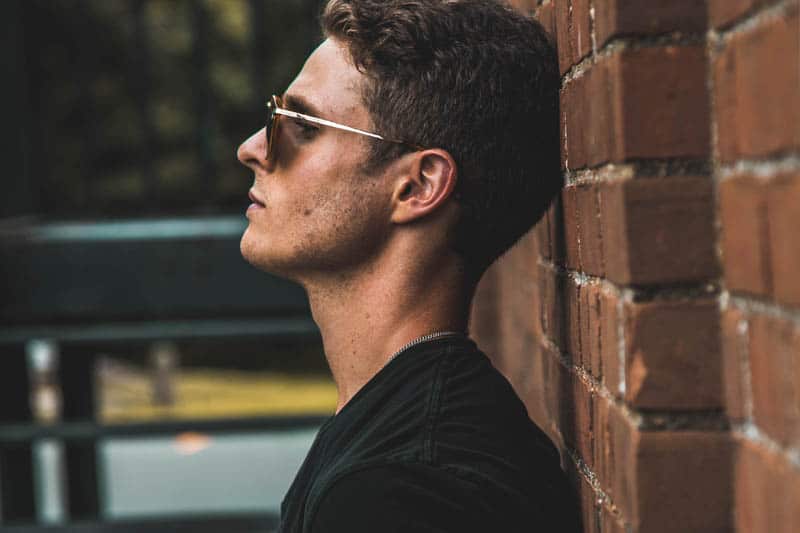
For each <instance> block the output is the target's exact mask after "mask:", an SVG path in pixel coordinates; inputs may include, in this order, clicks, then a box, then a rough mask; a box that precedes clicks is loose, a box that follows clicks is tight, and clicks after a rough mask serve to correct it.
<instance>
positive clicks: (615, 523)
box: [600, 507, 626, 533]
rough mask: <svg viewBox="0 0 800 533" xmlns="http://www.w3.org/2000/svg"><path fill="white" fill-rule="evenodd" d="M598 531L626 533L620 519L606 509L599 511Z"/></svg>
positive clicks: (603, 532)
mask: <svg viewBox="0 0 800 533" xmlns="http://www.w3.org/2000/svg"><path fill="white" fill-rule="evenodd" d="M600 531H602V533H626V529H625V524H624V523H623V522H622V520H621V518H620V517H619V516H618V515H615V514H614V513H612V512H611V511H610V510H608V508H606V507H602V508H601V509H600Z"/></svg>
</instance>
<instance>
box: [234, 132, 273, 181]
mask: <svg viewBox="0 0 800 533" xmlns="http://www.w3.org/2000/svg"><path fill="white" fill-rule="evenodd" d="M266 156H267V136H266V128H261V129H260V130H259V131H257V132H255V133H254V134H253V135H251V136H250V137H249V138H248V139H247V140H246V141H244V142H243V143H242V144H241V145H239V149H238V150H236V158H237V159H238V160H239V161H240V162H241V163H242V164H243V165H244V166H246V167H248V168H250V169H251V170H254V171H255V170H258V169H263V168H265V167H266V166H267V161H266V159H265V158H266Z"/></svg>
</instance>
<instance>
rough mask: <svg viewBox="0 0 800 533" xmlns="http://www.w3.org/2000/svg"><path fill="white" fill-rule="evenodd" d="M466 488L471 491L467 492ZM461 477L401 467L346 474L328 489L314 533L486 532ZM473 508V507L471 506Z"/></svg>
mask: <svg viewBox="0 0 800 533" xmlns="http://www.w3.org/2000/svg"><path fill="white" fill-rule="evenodd" d="M465 491H466V492H465ZM469 492H470V491H469V489H468V488H465V487H464V486H463V484H462V483H460V482H459V480H457V479H453V478H448V477H442V476H438V475H436V474H431V473H430V472H420V471H418V470H415V469H413V468H407V467H403V466H399V465H389V466H380V467H372V468H368V469H364V470H358V471H356V472H353V473H350V474H347V475H345V476H343V477H342V478H340V479H339V480H338V481H336V482H335V483H334V484H333V485H331V487H330V488H329V489H328V490H327V491H326V492H325V494H324V495H323V496H322V499H321V500H320V503H319V506H318V508H317V510H316V512H315V514H314V516H313V518H312V527H311V531H312V533H334V532H336V533H339V532H349V533H361V532H363V533H367V532H369V533H375V532H377V531H380V532H385V533H392V532H408V531H414V532H424V533H433V532H437V533H445V532H459V533H463V532H465V531H486V529H483V527H478V523H477V521H479V513H477V514H476V513H475V511H476V509H475V508H474V506H472V505H469V502H470V499H471V498H470V495H469ZM471 507H472V508H471Z"/></svg>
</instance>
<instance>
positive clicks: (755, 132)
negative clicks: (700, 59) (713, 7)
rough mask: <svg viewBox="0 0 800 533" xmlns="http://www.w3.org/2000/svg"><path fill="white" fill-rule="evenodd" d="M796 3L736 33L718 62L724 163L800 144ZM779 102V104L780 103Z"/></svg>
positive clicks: (717, 91) (716, 89)
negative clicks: (778, 13) (786, 9)
mask: <svg viewBox="0 0 800 533" xmlns="http://www.w3.org/2000/svg"><path fill="white" fill-rule="evenodd" d="M798 65H800V19H799V18H798V9H797V5H794V6H793V7H792V8H791V9H790V10H789V12H788V14H787V15H786V16H783V17H775V18H770V19H769V20H767V21H765V22H763V23H762V24H759V25H758V26H756V27H755V28H753V29H751V30H747V31H742V32H737V33H736V34H735V35H733V37H732V38H731V40H730V41H729V42H728V43H727V44H726V46H725V47H724V49H723V51H722V52H721V53H720V54H719V56H718V57H717V59H716V61H715V64H714V69H713V70H714V76H713V77H714V79H713V87H714V93H715V117H716V128H717V138H718V153H719V157H720V159H721V160H722V161H723V162H731V161H735V160H736V159H739V158H754V157H763V156H767V155H771V154H776V153H779V152H783V151H786V150H790V149H792V148H795V149H796V148H798V147H800V98H798V87H800V67H798ZM776 102H780V105H776Z"/></svg>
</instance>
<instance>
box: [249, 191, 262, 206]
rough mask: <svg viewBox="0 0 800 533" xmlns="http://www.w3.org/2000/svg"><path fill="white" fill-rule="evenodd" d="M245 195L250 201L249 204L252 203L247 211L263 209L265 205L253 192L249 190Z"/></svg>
mask: <svg viewBox="0 0 800 533" xmlns="http://www.w3.org/2000/svg"><path fill="white" fill-rule="evenodd" d="M247 195H248V196H249V197H250V201H251V202H253V203H252V204H250V208H249V209H261V208H263V207H264V206H265V205H266V204H265V203H264V200H262V199H261V198H260V197H259V196H258V195H257V194H256V193H255V191H254V190H253V189H250V191H249V192H248V194H247Z"/></svg>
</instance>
